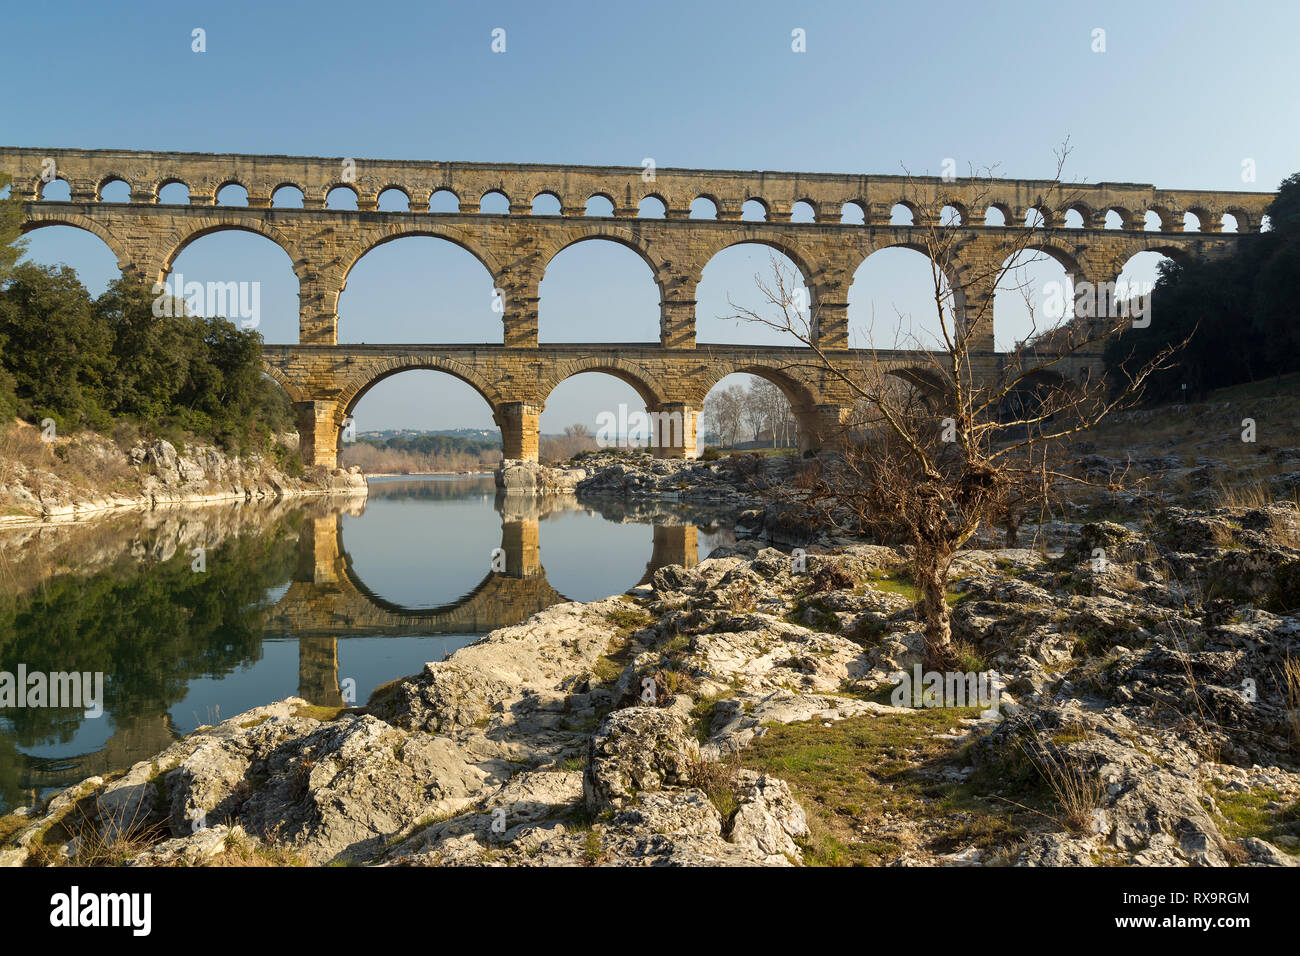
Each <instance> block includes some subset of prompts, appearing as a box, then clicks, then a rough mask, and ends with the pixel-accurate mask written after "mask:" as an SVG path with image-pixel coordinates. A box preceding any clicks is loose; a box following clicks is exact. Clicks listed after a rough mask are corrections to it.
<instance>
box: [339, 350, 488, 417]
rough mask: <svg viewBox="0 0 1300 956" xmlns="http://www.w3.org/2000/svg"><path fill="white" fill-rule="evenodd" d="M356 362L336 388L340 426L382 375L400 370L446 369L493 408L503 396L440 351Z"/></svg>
mask: <svg viewBox="0 0 1300 956" xmlns="http://www.w3.org/2000/svg"><path fill="white" fill-rule="evenodd" d="M358 364H359V365H360V367H359V368H358V370H357V372H356V373H355V374H354V375H353V376H352V377H351V378H350V379H348V380H347V381H346V382H345V383H344V384H343V387H342V388H341V389H340V390H339V394H338V398H337V414H336V417H337V419H338V424H339V426H340V427H342V424H343V419H345V418H347V416H349V415H351V414H352V412H353V411H354V410H355V409H356V407H357V404H358V403H359V402H360V401H361V399H363V398H365V396H366V393H367V392H369V391H370V390H371V389H372V388H374V387H375V386H376V385H378V384H379V383H380V382H382V381H384V379H387V378H392V377H393V376H394V375H398V374H400V373H402V372H411V371H416V370H426V371H431V372H446V373H447V374H448V375H451V376H453V377H455V378H458V379H460V380H461V381H462V382H464V383H465V384H466V385H468V386H469V387H470V388H472V389H474V391H476V392H478V393H479V395H481V396H482V397H483V400H484V401H485V402H487V403H488V406H489V407H490V408H491V409H492V410H493V411H494V412H495V411H496V408H497V406H498V405H500V404H501V403H502V402H503V401H505V400H506V399H505V398H504V397H503V396H502V394H501V393H500V392H499V391H498V390H497V388H496V386H494V385H493V384H491V383H490V382H488V381H486V380H485V379H483V378H482V377H480V376H479V375H478V374H477V373H476V372H475V371H474V370H473V369H472V368H469V367H468V366H465V365H462V364H461V363H460V362H457V361H456V360H454V359H449V358H446V357H444V356H441V355H432V354H427V353H426V354H422V355H421V354H416V355H412V356H394V357H392V358H387V359H384V360H382V361H380V362H378V363H374V364H372V363H358Z"/></svg>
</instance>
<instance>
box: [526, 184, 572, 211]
mask: <svg viewBox="0 0 1300 956" xmlns="http://www.w3.org/2000/svg"><path fill="white" fill-rule="evenodd" d="M539 199H554V200H555V203H556V211H555V212H553V213H539V212H538V211H537V200H539ZM529 205H530V211H531V213H532V215H534V216H562V215H564V197H563V196H561V195H560V193H559V191H558V190H555V189H552V188H550V187H549V186H548V187H546V188H545V189H539V190H538V191H537V192H536V193H534V194H533V198H532V200H531V202H530V204H529Z"/></svg>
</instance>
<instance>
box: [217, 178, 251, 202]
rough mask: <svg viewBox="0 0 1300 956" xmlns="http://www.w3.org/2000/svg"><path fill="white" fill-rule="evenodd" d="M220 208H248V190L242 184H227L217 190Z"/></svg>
mask: <svg viewBox="0 0 1300 956" xmlns="http://www.w3.org/2000/svg"><path fill="white" fill-rule="evenodd" d="M217 205H218V206H247V205H248V189H247V188H245V187H244V186H243V185H242V184H240V183H234V182H231V183H226V184H225V185H223V186H220V187H218V188H217Z"/></svg>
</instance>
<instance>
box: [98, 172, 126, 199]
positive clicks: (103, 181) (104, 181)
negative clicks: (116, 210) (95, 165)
mask: <svg viewBox="0 0 1300 956" xmlns="http://www.w3.org/2000/svg"><path fill="white" fill-rule="evenodd" d="M113 183H126V186H127V188H128V189H130V190H131V195H132V196H134V195H135V187H134V186H133V185H132V183H131V180H130V179H129V178H127V177H126V176H124V175H123V174H122V173H117V172H110V173H105V174H104V175H103V176H100V177H99V179H98V180H97V181H96V182H95V202H103V201H104V187H105V186H111V185H112V184H113Z"/></svg>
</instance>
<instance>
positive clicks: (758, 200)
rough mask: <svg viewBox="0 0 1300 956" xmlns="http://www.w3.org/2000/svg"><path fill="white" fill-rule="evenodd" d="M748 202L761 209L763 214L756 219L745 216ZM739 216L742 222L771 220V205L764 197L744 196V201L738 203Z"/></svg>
mask: <svg viewBox="0 0 1300 956" xmlns="http://www.w3.org/2000/svg"><path fill="white" fill-rule="evenodd" d="M750 203H753V204H754V206H756V207H758V209H760V210H762V213H763V215H762V216H761V217H760V218H758V219H749V218H746V211H745V207H746V206H749V204H750ZM751 208H752V207H751ZM740 218H741V221H742V222H771V221H772V206H771V204H770V203H768V201H767V200H766V199H764V198H763V197H761V196H746V197H745V201H744V202H742V203H741V204H740Z"/></svg>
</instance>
